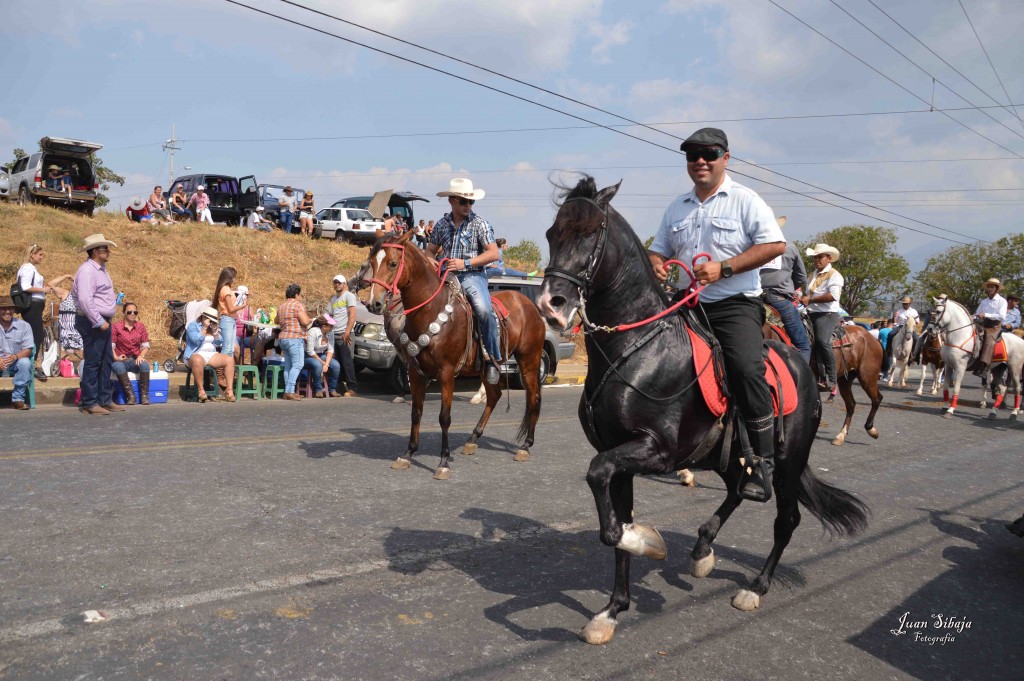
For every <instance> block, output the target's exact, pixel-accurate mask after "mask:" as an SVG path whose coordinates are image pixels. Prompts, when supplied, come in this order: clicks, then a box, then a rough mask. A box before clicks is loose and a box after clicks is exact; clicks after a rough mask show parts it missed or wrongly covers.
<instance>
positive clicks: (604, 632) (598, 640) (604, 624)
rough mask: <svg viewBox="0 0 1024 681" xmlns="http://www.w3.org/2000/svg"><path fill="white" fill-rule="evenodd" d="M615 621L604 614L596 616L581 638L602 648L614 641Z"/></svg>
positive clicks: (585, 628)
mask: <svg viewBox="0 0 1024 681" xmlns="http://www.w3.org/2000/svg"><path fill="white" fill-rule="evenodd" d="M615 624H616V622H615V619H614V618H612V617H609V616H608V613H606V612H602V613H600V614H598V615H594V617H593V619H591V620H590V621H589V622H587V626H585V627H583V631H581V632H580V638H582V639H583V640H584V641H586V642H587V643H589V644H591V645H595V646H600V645H604V644H605V643H608V641H611V640H612V636H614V635H615Z"/></svg>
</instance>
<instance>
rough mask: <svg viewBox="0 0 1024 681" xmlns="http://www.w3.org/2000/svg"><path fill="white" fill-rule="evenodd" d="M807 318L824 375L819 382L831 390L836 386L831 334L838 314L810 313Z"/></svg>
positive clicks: (837, 321)
mask: <svg viewBox="0 0 1024 681" xmlns="http://www.w3.org/2000/svg"><path fill="white" fill-rule="evenodd" d="M809 316H810V318H811V324H812V325H813V326H814V351H815V354H816V356H817V358H818V361H819V362H820V363H821V366H822V367H824V369H825V375H824V376H822V377H821V380H823V381H824V382H825V383H827V384H828V387H830V388H832V387H834V386H835V384H836V355H835V353H834V352H833V351H832V334H833V333H835V330H836V326H837V325H838V324H839V313H838V312H811V313H810V315H809ZM890 338H891V336H890Z"/></svg>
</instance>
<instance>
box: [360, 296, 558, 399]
mask: <svg viewBox="0 0 1024 681" xmlns="http://www.w3.org/2000/svg"><path fill="white" fill-rule="evenodd" d="M487 283H488V287H489V288H490V290H491V291H492V292H495V293H497V292H498V291H517V292H519V293H522V294H523V295H525V296H526V297H527V298H529V299H530V300H532V301H533V302H534V304H536V302H537V296H538V295H539V293H540V287H541V284H543V283H544V279H543V278H541V277H525V278H520V277H493V278H491V279H490V280H489V281H488V282H487ZM352 335H353V345H354V346H355V352H354V353H353V355H354V356H353V361H354V363H355V365H356V370H357V371H358V370H360V369H363V368H364V367H365V368H367V369H370V370H372V371H376V372H380V373H385V372H386V373H387V374H388V383H389V385H390V386H391V387H392V389H394V390H395V392H398V393H400V394H403V395H404V394H405V393H406V392H408V377H407V376H406V375H405V373H404V372H405V366H404V365H403V364H402V361H401V360H400V359H398V353H397V352H396V351H395V347H394V346H393V345H392V344H391V341H389V340H388V337H387V334H386V333H385V331H384V318H383V317H382V316H381V315H377V314H373V313H372V312H370V311H369V310H367V309H366V308H365V307H364V306H363V305H362V304H361V303H360V305H359V307H358V309H357V311H356V324H355V326H354V327H353V328H352ZM575 351H576V344H575V343H573V341H572V340H571V339H570V338H569V337H568V336H567V335H565V334H559V333H556V332H555V331H554V330H553V329H551V327H550V326H546V336H545V339H544V352H543V355H542V356H541V366H540V380H541V382H542V383H543V382H544V379H546V378H547V377H548V376H551V375H553V374H554V373H555V370H556V369H557V368H558V363H559V362H560V361H562V360H563V359H568V358H570V357H572V356H573V353H574V352H575ZM502 371H503V372H504V373H508V374H512V376H511V378H513V379H514V381H513V382H514V384H515V385H517V386H518V387H520V388H521V387H522V386H523V381H522V377H521V376H520V375H519V367H518V365H517V364H516V359H515V357H510V358H509V361H508V362H507V363H506V364H505V365H504V366H503V367H502Z"/></svg>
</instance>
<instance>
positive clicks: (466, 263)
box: [462, 258, 470, 270]
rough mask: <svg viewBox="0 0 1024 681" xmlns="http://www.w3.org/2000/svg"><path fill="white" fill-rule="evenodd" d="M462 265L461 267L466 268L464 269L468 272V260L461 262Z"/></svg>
mask: <svg viewBox="0 0 1024 681" xmlns="http://www.w3.org/2000/svg"><path fill="white" fill-rule="evenodd" d="M462 264H463V266H465V268H466V269H467V270H468V269H469V267H470V265H469V258H466V259H465V260H463V261H462Z"/></svg>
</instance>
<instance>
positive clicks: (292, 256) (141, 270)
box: [0, 203, 368, 359]
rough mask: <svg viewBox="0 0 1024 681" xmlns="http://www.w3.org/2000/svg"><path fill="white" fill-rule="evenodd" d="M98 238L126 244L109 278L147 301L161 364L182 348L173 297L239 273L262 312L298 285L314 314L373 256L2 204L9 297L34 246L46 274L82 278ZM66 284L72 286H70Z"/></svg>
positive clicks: (3, 277)
mask: <svg viewBox="0 0 1024 681" xmlns="http://www.w3.org/2000/svg"><path fill="white" fill-rule="evenodd" d="M95 233H102V234H104V235H105V236H106V237H107V238H108V239H111V240H112V241H114V242H115V243H116V244H117V246H118V247H117V248H115V249H113V250H112V253H111V257H110V263H109V264H108V269H109V271H110V276H111V279H113V281H114V286H115V288H116V289H118V290H120V291H124V293H125V299H126V300H130V301H133V302H135V303H137V304H138V305H139V310H140V317H141V319H142V322H143V323H144V324H145V325H146V328H147V329H149V334H150V338H151V341H152V343H153V350H152V351H151V353H150V355H151V357H153V358H154V359H164V358H167V357H170V356H172V355H173V354H174V352H175V350H176V346H175V343H174V341H173V340H172V339H171V338H170V337H169V336H168V335H167V327H168V324H169V321H170V313H169V312H168V310H167V308H166V307H165V306H164V301H165V300H170V299H178V300H193V299H200V298H211V297H212V295H213V287H214V286H215V285H216V283H217V275H218V274H220V271H221V268H223V267H228V266H231V267H234V268H235V269H236V270H238V279H237V283H239V284H245V285H246V286H248V287H249V291H250V300H251V304H252V305H253V309H255V308H256V307H264V308H266V307H269V306H271V305H280V304H281V302H283V301H284V290H285V287H286V286H287V285H288V284H289V283H292V282H295V283H298V284H299V285H300V286H302V292H303V295H304V297H305V299H306V307H307V308H308V309H309V310H310V311H311V312H315V311H318V310H320V309H323V308H324V307H325V306H326V303H327V301H328V300H329V299H330V297H331V296H332V295H333V294H334V291H333V289H332V287H331V280H332V279H333V277H334V275H335V274H338V273H339V272H340V273H342V274H344V275H345V276H347V277H350V276H352V275H353V274H355V272H356V269H358V267H359V265H360V264H362V262H363V261H364V260H365V259H366V253H367V250H368V249H367V248H358V247H356V246H349V245H347V244H338V243H335V242H333V241H327V240H317V241H311V240H308V239H303V238H302V237H299V236H296V235H288V234H284V233H282V232H280V231H277V232H273V233H269V234H266V233H263V232H255V231H250V230H247V229H244V228H239V227H219V226H211V225H206V224H199V223H195V222H190V223H184V224H181V225H169V226H145V225H140V224H137V223H133V222H130V221H129V220H128V218H126V217H125V216H123V215H117V214H113V213H107V212H97V214H96V217H95V218H92V219H90V218H87V217H84V216H82V215H79V214H77V213H69V212H66V211H63V210H57V209H54V208H50V207H47V206H28V207H25V208H21V207H19V206H17V205H14V204H11V203H0V285H2V288H3V292H4V293H6V292H7V289H8V288H9V287H10V285H11V284H12V283H13V282H14V278H15V274H16V272H17V270H18V268H19V267H20V266H21V264H22V261H23V258H24V255H25V249H26V248H27V247H28V246H30V245H31V244H39V245H40V246H42V247H43V248H44V249H45V251H46V255H45V256H44V258H43V262H42V265H41V266H40V268H39V271H40V272H41V273H42V275H43V277H45V278H46V280H47V281H50V280H52V279H54V278H56V277H57V276H59V275H61V274H71V275H74V273H75V271H76V270H77V269H78V266H79V265H81V263H82V262H83V260H84V259H85V254H84V253H82V252H81V251H80V250H79V249H80V248H81V247H82V241H83V239H84V238H85V237H86V236H87V235H89V234H95ZM63 285H64V286H70V282H66V283H65V284H63ZM48 301H52V302H54V306H53V310H54V311H56V306H57V304H59V301H57V300H56V298H53V297H50V298H49V299H48ZM49 307H50V306H49V305H48V306H47V308H48V310H49Z"/></svg>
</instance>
